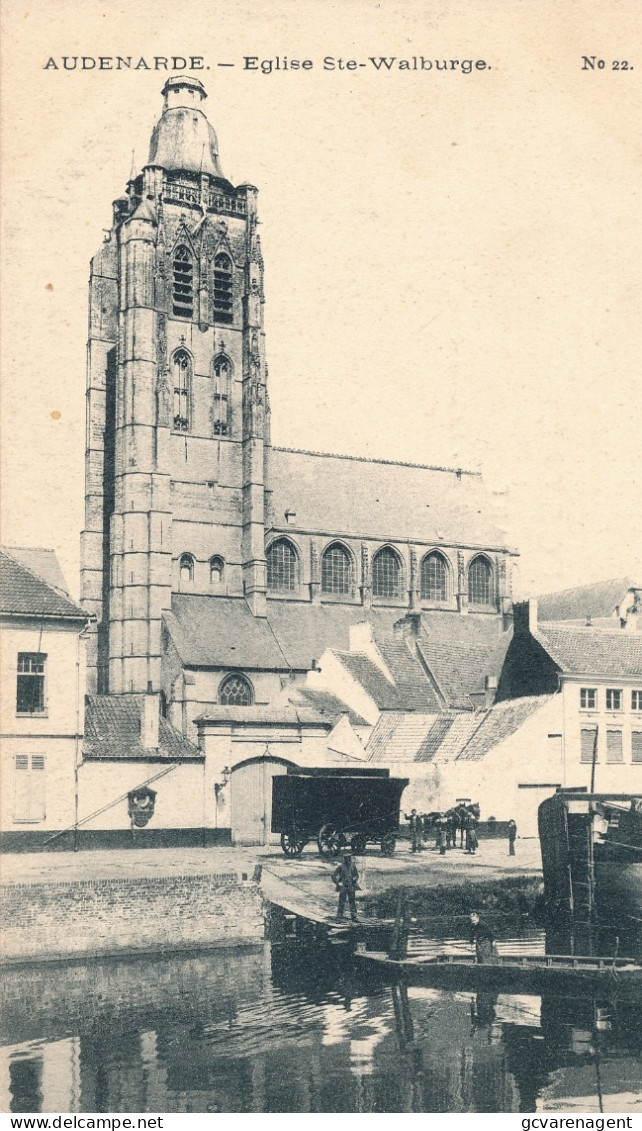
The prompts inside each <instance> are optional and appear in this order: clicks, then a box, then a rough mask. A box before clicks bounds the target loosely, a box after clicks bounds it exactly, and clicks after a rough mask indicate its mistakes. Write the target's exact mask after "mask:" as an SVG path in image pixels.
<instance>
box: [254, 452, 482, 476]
mask: <svg viewBox="0 0 642 1131" xmlns="http://www.w3.org/2000/svg"><path fill="white" fill-rule="evenodd" d="M272 451H273V452H290V453H292V454H293V455H298V456H317V457H319V458H321V459H346V460H353V461H354V462H355V463H383V464H387V465H388V466H390V467H415V468H418V469H419V470H421V471H445V472H448V473H449V474H451V475H458V476H460V475H470V476H472V477H473V478H475V479H481V478H482V473H481V471H470V470H468V468H465V467H444V466H442V465H441V464H434V463H411V462H410V461H409V460H400V459H381V458H379V457H377V456H352V455H346V454H344V453H343V452H314V451H312V450H310V449H308V448H285V447H280V446H279V445H274V446H273V448H272Z"/></svg>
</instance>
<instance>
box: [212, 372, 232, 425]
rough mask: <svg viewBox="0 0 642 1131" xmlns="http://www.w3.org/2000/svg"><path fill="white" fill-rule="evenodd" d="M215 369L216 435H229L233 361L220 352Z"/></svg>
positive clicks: (214, 412) (213, 407) (214, 417)
mask: <svg viewBox="0 0 642 1131" xmlns="http://www.w3.org/2000/svg"><path fill="white" fill-rule="evenodd" d="M212 368H213V370H214V404H213V406H212V416H213V426H214V435H215V436H227V435H228V434H229V430H230V387H231V382H232V363H231V362H230V359H229V357H225V355H224V354H219V355H218V357H215V358H214V361H213V363H212Z"/></svg>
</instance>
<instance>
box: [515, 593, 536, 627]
mask: <svg viewBox="0 0 642 1131" xmlns="http://www.w3.org/2000/svg"><path fill="white" fill-rule="evenodd" d="M513 626H514V631H515V636H525V635H526V634H527V633H529V632H530V633H532V634H533V635H534V634H535V633H536V632H537V599H536V598H535V597H531V598H530V600H528V601H518V602H517V603H516V604H515V605H513Z"/></svg>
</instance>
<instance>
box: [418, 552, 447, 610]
mask: <svg viewBox="0 0 642 1131" xmlns="http://www.w3.org/2000/svg"><path fill="white" fill-rule="evenodd" d="M447 596H448V569H447V566H446V562H445V560H444V558H443V556H442V555H441V554H437V553H434V554H427V555H426V557H425V558H424V560H423V561H422V563H421V599H422V601H445V600H446V599H447Z"/></svg>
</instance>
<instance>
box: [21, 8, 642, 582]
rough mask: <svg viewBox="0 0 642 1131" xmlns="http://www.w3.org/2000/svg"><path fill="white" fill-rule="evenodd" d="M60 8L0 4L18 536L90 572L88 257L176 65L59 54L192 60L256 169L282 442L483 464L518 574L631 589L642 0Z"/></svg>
mask: <svg viewBox="0 0 642 1131" xmlns="http://www.w3.org/2000/svg"><path fill="white" fill-rule="evenodd" d="M51 11H52V9H49V8H47V6H46V5H45V2H44V0H36V2H35V3H33V2H30V0H12V4H11V11H8V6H5V13H4V20H3V24H4V27H3V32H4V36H3V48H2V51H3V74H4V83H3V87H4V91H3V101H2V124H3V143H2V146H3V154H2V156H3V177H2V199H3V262H2V307H1V314H2V331H3V332H2V338H1V341H2V355H1V357H2V370H1V373H2V406H3V408H2V427H3V436H2V441H3V442H2V455H1V461H2V462H1V466H2V540H3V542H4V543H5V544H8V545H11V544H13V545H41V546H52V547H54V548H55V549H56V551H57V553H58V556H59V559H60V561H61V565H62V567H63V571H64V572H65V574H66V576H67V579H68V582H69V585H70V589H71V591H72V592H73V593H77V591H78V582H77V574H78V561H79V532H80V530H81V528H82V524H83V476H84V466H83V464H84V426H85V422H84V414H85V406H84V390H85V349H86V337H87V312H86V299H87V280H88V270H89V260H90V258H91V256H92V255H93V254H94V253H95V251H96V250H97V249H98V247H99V246H100V242H101V240H102V236H103V229H106V228H108V227H109V225H110V220H111V202H112V200H114V199H115V198H116V197H117V196H120V195H121V194H122V192H123V190H124V187H125V183H126V181H127V178H128V176H129V172H130V167H131V163H132V151H133V153H134V161H135V163H136V166H137V168H138V169H140V168H142V166H143V164H144V163H145V161H146V159H147V149H148V144H149V135H150V132H151V129H152V127H153V125H154V123H155V121H156V120H157V118H158V117H159V116H160V113H161V109H162V98H161V94H160V91H161V88H162V86H163V83H164V80H165V77H167V76H166V75H165V74H163V73H162V72H159V71H154V70H151V71H147V70H145V69H144V68H139V69H138V70H129V71H115V70H112V71H108V70H99V69H98V67H94V68H92V69H87V70H81V69H80V68H79V67H77V69H76V70H74V71H65V70H64V69H63V68H62V57H63V56H67V57H74V56H77V57H81V56H86V57H87V58H88V59H98V58H99V57H100V56H102V57H114V56H116V55H123V56H131V57H132V59H133V61H134V62H136V60H137V59H138V58H140V57H143V58H145V59H146V60H149V61H151V60H153V57H154V56H156V55H157V56H163V57H168V56H172V55H178V56H181V57H183V58H188V57H189V56H191V55H194V56H200V57H202V58H203V67H204V69H203V71H195V72H193V73H196V74H197V75H198V77H199V78H201V79H202V81H203V82H204V84H205V87H206V89H207V91H208V95H209V97H208V99H207V102H206V104H205V109H206V112H207V114H208V117H209V119H210V121H211V123H212V124H213V125H214V127H215V129H216V131H217V133H218V138H219V148H220V155H221V162H222V166H223V170H224V172H225V175H226V176H227V177H228V178H229V179H230V180H232V181H233V182H234V183H240V182H243V181H249V182H250V183H252V184H254V185H256V186H257V187H258V189H259V210H260V211H259V214H260V218H261V228H260V234H261V239H262V244H263V254H264V258H265V270H266V296H267V303H266V312H265V317H266V332H267V356H268V364H269V372H270V399H271V405H272V430H273V431H272V434H273V441H274V442H275V443H276V444H279V445H282V446H288V447H297V448H305V449H311V450H315V451H334V452H343V453H350V454H355V455H361V456H375V457H382V458H385V459H393V460H405V461H409V462H417V463H425V464H436V465H440V466H449V467H455V468H457V467H464V468H478V467H480V468H481V470H482V471H483V473H484V477H485V480H486V482H487V484H488V486H489V489H490V490H491V493H492V497H493V500H494V503H495V504H496V506H497V507H498V514H499V518H500V521H501V523H502V524H503V526H504V527H505V529H506V533H507V539H508V542H509V544H510V545H511V546H514V547H515V548H517V549H518V550H519V551H520V554H521V558H520V565H519V571H518V577H517V581H516V595H517V596H529V595H533V594H537V593H543V592H547V591H551V590H555V589H560V588H565V587H569V586H573V585H579V584H583V583H586V582H590V581H595V580H600V579H606V578H610V577H623V576H627V575H628V576H633V578H634V580H636V581H637V582H638V583H640V579H641V578H642V521H641V520H640V483H641V478H642V475H641V472H642V454H641V453H642V444H641V436H642V425H641V422H640V384H641V383H640V369H639V359H640V348H639V347H640V329H639V325H640V318H639V308H640V283H641V274H642V267H641V263H642V257H641V256H640V229H641V220H640V217H641V216H642V208H641V206H640V205H641V202H640V184H641V171H642V160H641V154H640V143H639V125H638V120H637V119H638V112H637V107H638V106H639V104H640V83H641V80H642V51H641V50H640V43H641V42H642V38H641V36H640V31H641V30H642V29H641V25H642V9H641V8H640V5H639V3H638V2H637V0H625V2H619V3H618V2H613V3H610V4H608V5H607V4H604V3H603V2H602V0H574V2H573V3H572V4H567V5H559V4H558V3H551V2H549V0H542V2H541V3H537V4H536V3H534V2H531V0H529V2H523V0H459V2H457V3H451V2H448V3H439V2H432V3H428V2H426V0H405V2H404V3H403V4H397V3H394V4H393V3H385V2H379V3H373V2H372V0H343V2H342V3H341V4H333V3H328V2H327V0H306V3H305V4H301V3H295V2H294V0H291V2H290V0H288V2H287V3H284V2H283V0H281V2H279V0H275V2H274V3H270V4H268V3H263V2H258V0H253V2H252V3H238V2H235V0H231V2H228V3H226V4H217V3H210V4H208V5H207V10H206V11H203V10H202V9H199V18H198V20H196V19H194V6H193V5H189V6H188V4H187V3H186V0H174V2H173V3H170V2H168V0H155V2H154V3H149V2H148V0H142V2H140V3H137V4H136V5H135V6H131V7H128V8H125V7H121V5H119V4H118V3H113V4H110V5H109V7H107V6H102V5H100V4H97V3H95V2H94V0H85V2H84V3H83V4H82V5H78V4H76V3H70V2H69V0H57V2H56V5H55V18H54V20H53V21H52V20H51V18H50V17H49V15H48V13H50V12H51ZM636 48H637V50H638V52H639V57H636V56H635V49H636ZM382 55H385V56H386V57H387V58H394V59H395V64H394V65H393V66H392V69H391V70H387V69H386V67H385V66H382V67H380V68H379V69H377V68H376V67H375V66H374V65H373V64H372V63H370V62H369V59H370V58H371V57H372V58H378V57H380V56H382ZM585 55H588V56H590V57H593V56H595V60H596V66H595V69H593V70H592V69H590V68H588V67H586V66H584V67H583V66H582V58H583V56H585ZM246 57H256V58H258V59H259V60H263V59H265V60H269V59H272V60H274V59H276V58H277V57H279V59H280V60H281V62H282V61H283V59H284V58H287V59H288V60H289V61H290V62H291V60H292V59H298V60H303V59H310V60H312V63H313V66H312V68H311V69H302V68H299V69H298V70H293V69H291V68H290V67H288V69H283V67H281V68H280V69H279V70H276V69H275V68H273V70H272V72H271V73H269V74H266V73H263V72H262V71H261V70H260V69H259V70H254V69H248V68H246V67H245V65H244V59H245V58H246ZM326 57H329V58H332V59H333V60H334V67H333V69H329V67H328V66H327V65H326V67H324V62H323V61H324V59H325V58H326ZM413 57H414V58H416V59H417V60H421V58H423V59H425V60H427V61H430V62H432V67H431V68H430V69H429V68H428V67H427V66H424V68H423V69H415V70H412V69H399V67H398V66H397V62H398V60H400V59H409V60H412V59H413ZM49 59H53V60H54V62H56V63H57V64H58V69H55V68H54V67H52V66H50V67H48V68H47V67H46V66H45V65H46V63H47V61H48V60H49ZM339 59H343V60H344V63H345V61H346V60H348V59H354V60H355V61H356V63H357V67H356V69H354V70H350V69H345V68H344V69H340V68H339V66H338V60H339ZM443 59H447V60H450V59H458V60H460V61H461V60H463V59H472V60H475V61H477V60H480V61H484V62H485V64H486V66H485V68H483V69H482V68H477V67H474V68H473V70H472V73H470V74H463V73H462V71H461V67H455V68H450V67H449V69H448V70H447V71H442V70H439V71H438V70H437V69H436V67H435V65H434V63H435V60H440V61H441V60H443ZM598 59H603V60H604V67H599V66H598V65H597V60H598ZM613 61H616V62H618V63H620V64H621V63H622V62H623V61H626V62H627V63H628V67H627V68H623V67H621V66H618V67H617V68H616V69H614V68H613ZM219 63H231V64H233V66H225V67H221V66H219V65H218V64H219ZM361 63H364V64H365V65H364V66H361V65H360V64H361ZM419 65H420V64H419ZM400 505H402V501H400Z"/></svg>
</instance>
